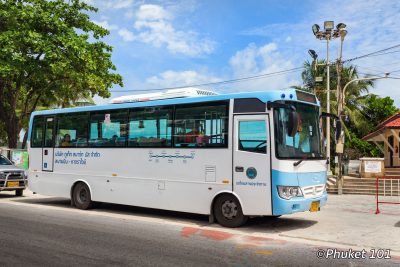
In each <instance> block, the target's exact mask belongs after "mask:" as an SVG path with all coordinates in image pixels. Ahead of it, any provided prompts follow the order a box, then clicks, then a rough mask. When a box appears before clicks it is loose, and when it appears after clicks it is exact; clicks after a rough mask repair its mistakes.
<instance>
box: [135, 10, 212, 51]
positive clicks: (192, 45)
mask: <svg viewBox="0 0 400 267" xmlns="http://www.w3.org/2000/svg"><path fill="white" fill-rule="evenodd" d="M173 19H174V16H173V15H172V14H171V13H170V12H168V11H167V10H166V9H164V8H163V7H162V6H159V5H141V6H140V7H139V10H138V11H137V13H136V21H135V23H134V29H135V30H136V31H135V36H136V38H135V40H138V41H140V42H143V43H147V44H151V45H152V46H154V47H163V46H165V47H166V48H167V49H168V50H169V51H170V52H171V53H173V54H184V55H187V56H193V57H196V56H201V55H204V54H210V53H212V52H213V51H214V47H215V43H214V42H213V41H211V40H209V39H206V38H199V36H198V34H197V33H196V32H193V31H181V30H177V29H175V27H174V25H173V23H172V22H173Z"/></svg>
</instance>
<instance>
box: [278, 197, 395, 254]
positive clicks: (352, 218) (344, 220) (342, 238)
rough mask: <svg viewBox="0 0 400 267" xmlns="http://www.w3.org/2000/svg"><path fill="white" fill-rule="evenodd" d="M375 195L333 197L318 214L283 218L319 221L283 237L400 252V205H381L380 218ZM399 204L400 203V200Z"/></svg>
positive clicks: (284, 234)
mask: <svg viewBox="0 0 400 267" xmlns="http://www.w3.org/2000/svg"><path fill="white" fill-rule="evenodd" d="M375 201H376V200H375V196H365V195H329V197H328V202H327V205H326V206H324V207H322V208H321V211H320V212H316V213H299V214H293V215H288V216H283V217H282V218H296V219H303V220H315V221H317V222H318V223H315V224H313V225H312V226H311V227H309V228H306V229H294V230H290V231H286V232H284V233H281V235H283V236H288V237H297V238H305V239H311V240H321V241H330V242H334V243H340V244H347V245H351V246H360V247H371V248H382V249H391V250H393V251H395V252H396V253H397V254H398V253H400V205H380V206H379V209H380V211H381V213H380V214H378V215H376V214H375V210H376V206H375ZM397 201H400V199H398V200H397Z"/></svg>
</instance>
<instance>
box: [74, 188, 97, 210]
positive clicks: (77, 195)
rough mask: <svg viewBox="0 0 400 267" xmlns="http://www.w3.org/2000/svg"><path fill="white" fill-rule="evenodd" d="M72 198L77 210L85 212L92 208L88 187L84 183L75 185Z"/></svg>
mask: <svg viewBox="0 0 400 267" xmlns="http://www.w3.org/2000/svg"><path fill="white" fill-rule="evenodd" d="M72 197H73V200H74V204H75V207H77V208H78V209H82V210H87V209H90V208H92V206H93V202H92V199H91V195H90V190H89V187H88V186H87V184H85V183H78V184H77V185H75V187H74V190H73V193H72Z"/></svg>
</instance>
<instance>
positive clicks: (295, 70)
mask: <svg viewBox="0 0 400 267" xmlns="http://www.w3.org/2000/svg"><path fill="white" fill-rule="evenodd" d="M302 69H304V67H296V68H293V69H287V70H281V71H276V72H270V73H264V74H260V75H255V76H249V77H242V78H237V79H231V80H225V81H219V82H211V83H201V84H191V85H181V86H174V87H164V88H149V89H140V90H135V89H132V90H113V91H110V92H111V93H117V92H120V93H122V92H151V91H163V90H171V89H181V88H186V87H204V86H211V85H221V84H229V83H237V82H244V81H250V80H256V79H261V78H267V77H273V76H278V75H282V74H287V73H293V72H297V71H299V70H302Z"/></svg>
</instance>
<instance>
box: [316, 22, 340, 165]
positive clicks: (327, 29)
mask: <svg viewBox="0 0 400 267" xmlns="http://www.w3.org/2000/svg"><path fill="white" fill-rule="evenodd" d="M334 28H335V23H334V22H333V21H325V22H324V31H320V27H319V25H318V24H314V25H313V26H312V31H313V33H314V35H315V37H316V38H317V39H319V40H326V68H327V73H326V74H327V75H326V76H327V78H326V89H327V91H326V112H327V113H330V110H331V106H330V101H331V99H330V77H329V76H330V75H329V74H330V73H329V41H330V40H331V39H334V38H338V37H339V36H341V35H340V31H343V30H344V29H345V28H346V24H344V23H339V24H338V25H337V26H336V29H334ZM343 39H344V37H343ZM330 126H331V125H330V118H329V117H327V119H326V139H327V140H326V157H327V158H328V159H329V157H330V154H331V144H330V141H331V136H330V131H331V127H330ZM328 172H330V163H329V160H328Z"/></svg>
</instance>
